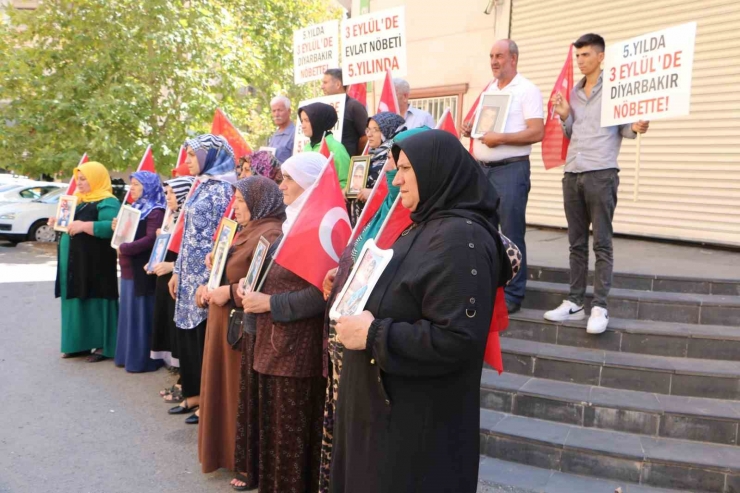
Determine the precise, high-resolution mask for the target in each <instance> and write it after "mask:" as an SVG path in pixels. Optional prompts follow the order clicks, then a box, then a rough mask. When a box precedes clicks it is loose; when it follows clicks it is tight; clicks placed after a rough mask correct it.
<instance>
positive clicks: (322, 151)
mask: <svg viewBox="0 0 740 493" xmlns="http://www.w3.org/2000/svg"><path fill="white" fill-rule="evenodd" d="M319 154H321V155H323V156H324V157H326V158H329V156H330V155H331V151H329V145H328V144H327V143H326V134H324V136H323V137H321V147H319Z"/></svg>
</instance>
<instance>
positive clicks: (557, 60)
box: [511, 0, 740, 245]
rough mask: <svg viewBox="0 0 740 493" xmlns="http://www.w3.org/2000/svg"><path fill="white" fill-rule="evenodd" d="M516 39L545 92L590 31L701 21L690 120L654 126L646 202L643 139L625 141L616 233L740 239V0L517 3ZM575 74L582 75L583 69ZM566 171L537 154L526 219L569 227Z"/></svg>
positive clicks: (611, 33)
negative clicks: (547, 166) (636, 177)
mask: <svg viewBox="0 0 740 493" xmlns="http://www.w3.org/2000/svg"><path fill="white" fill-rule="evenodd" d="M511 15H512V17H511V38H512V39H513V40H515V41H516V42H517V44H518V45H519V52H520V60H519V72H520V73H521V74H522V75H524V76H525V77H527V78H528V79H530V80H531V81H532V82H534V83H535V84H536V85H537V86H538V87H539V88H540V89H541V90H542V91H543V97H544V98H545V104H546V101H547V98H549V96H550V91H551V90H552V86H553V83H554V81H555V78H556V77H557V74H558V73H559V71H560V68H561V67H562V63H563V61H564V57H565V56H566V53H567V47H568V44H569V43H571V42H573V41H574V40H575V39H576V38H577V37H578V36H580V35H581V34H584V33H587V32H596V33H599V34H601V35H602V36H604V38H605V39H606V42H607V44H609V43H610V42H611V41H618V40H623V39H628V38H631V37H634V36H638V35H640V34H643V33H647V32H650V31H655V30H658V29H663V28H665V27H669V26H673V25H677V24H682V23H685V22H689V21H694V20H696V21H697V22H698V28H697V40H696V52H695V55H694V68H693V83H692V97H691V115H690V117H684V118H677V119H669V120H659V121H654V122H651V124H650V131H649V132H648V133H647V135H645V136H644V137H643V139H642V145H641V164H640V181H639V199H638V201H637V202H634V201H633V191H634V185H635V180H634V172H635V143H634V141H632V140H627V139H625V140H624V141H623V144H622V153H621V155H620V160H619V165H620V168H621V169H622V171H621V173H620V188H619V204H618V206H617V212H616V216H615V219H614V230H615V232H618V233H627V234H634V235H640V236H651V237H661V238H672V239H680V240H691V241H702V242H709V243H720V244H729V245H740V56H739V55H738V52H740V36H738V30H739V29H740V2H738V1H737V0H702V1H700V2H688V3H687V2H684V1H679V0H650V1H647V2H646V1H644V0H625V1H621V2H609V3H601V4H596V3H594V2H592V1H585V0H573V1H570V2H567V3H563V2H562V1H561V0H513V5H512V14H511ZM574 74H575V80H576V81H577V80H579V79H580V77H581V75H580V72H579V71H578V68H577V67H574ZM561 179H562V168H561V169H558V170H551V171H548V172H546V171H545V169H544V167H543V165H542V159H541V153H540V146H534V149H533V152H532V191H531V193H530V196H529V207H528V209H527V222H528V223H530V224H539V225H548V226H566V221H565V215H564V213H563V202H562V190H561Z"/></svg>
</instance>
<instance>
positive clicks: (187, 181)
mask: <svg viewBox="0 0 740 493" xmlns="http://www.w3.org/2000/svg"><path fill="white" fill-rule="evenodd" d="M193 182H195V177H194V176H181V177H178V178H173V179H171V180H167V181H166V182H164V184H165V185H166V186H168V187H170V188H171V189H172V192H173V193H174V194H175V197H177V210H176V211H174V214H173V218H174V219H175V221H177V217H178V216H179V215H180V211H181V210H182V204H183V203H184V202H185V198H186V197H187V196H188V192H190V189H191V188H193Z"/></svg>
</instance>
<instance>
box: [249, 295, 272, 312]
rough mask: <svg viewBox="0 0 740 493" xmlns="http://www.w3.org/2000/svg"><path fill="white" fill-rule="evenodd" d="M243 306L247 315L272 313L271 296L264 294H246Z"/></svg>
mask: <svg viewBox="0 0 740 493" xmlns="http://www.w3.org/2000/svg"><path fill="white" fill-rule="evenodd" d="M242 306H243V307H244V311H245V312H247V313H267V312H269V311H270V295H268V294H263V293H245V295H244V296H243V297H242Z"/></svg>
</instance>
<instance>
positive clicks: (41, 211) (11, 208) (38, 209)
mask: <svg viewBox="0 0 740 493" xmlns="http://www.w3.org/2000/svg"><path fill="white" fill-rule="evenodd" d="M65 191H66V187H65V188H57V189H55V190H54V191H53V192H50V193H48V194H46V195H45V196H43V197H42V198H40V199H35V200H32V201H30V202H25V203H15V204H5V205H0V239H4V240H8V241H10V242H12V243H18V242H21V241H27V240H28V241H41V242H52V241H56V231H54V229H53V228H51V227H49V226H48V225H47V224H46V223H47V221H48V220H49V218H50V217H54V215H55V214H56V212H57V203H58V202H59V197H60V196H62V195H63V194H64V192H65Z"/></svg>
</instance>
